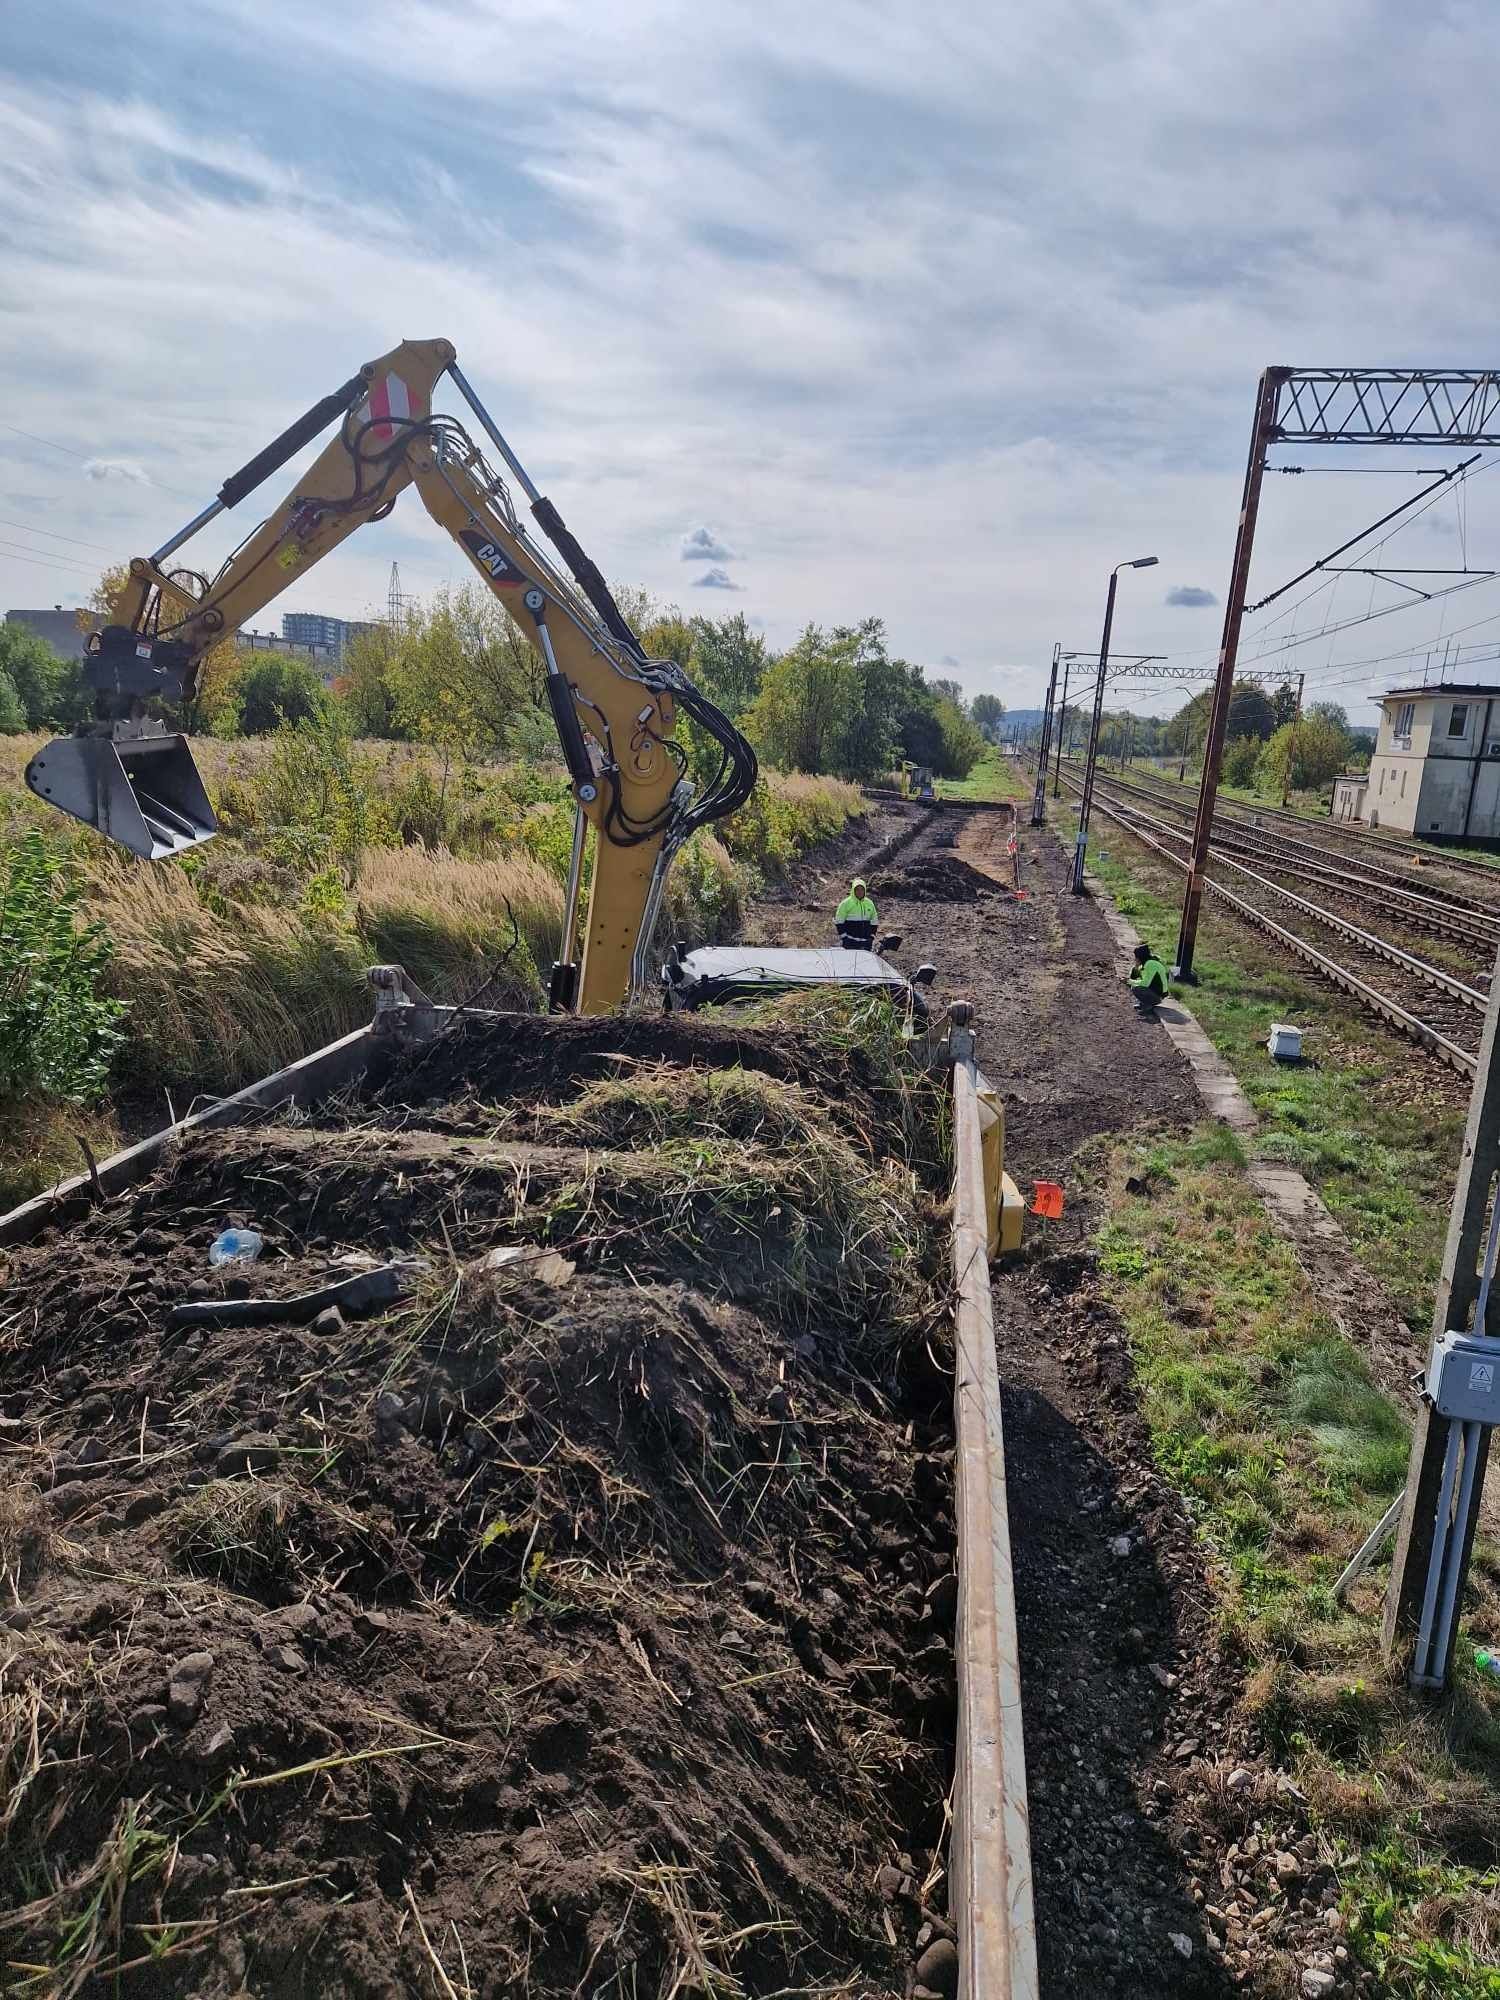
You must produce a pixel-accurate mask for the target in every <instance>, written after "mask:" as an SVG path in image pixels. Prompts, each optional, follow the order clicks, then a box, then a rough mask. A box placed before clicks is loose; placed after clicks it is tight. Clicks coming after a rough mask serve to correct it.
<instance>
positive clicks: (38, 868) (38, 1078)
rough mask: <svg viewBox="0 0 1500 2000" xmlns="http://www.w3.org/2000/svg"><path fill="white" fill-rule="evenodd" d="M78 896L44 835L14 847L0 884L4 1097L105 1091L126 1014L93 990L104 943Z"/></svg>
mask: <svg viewBox="0 0 1500 2000" xmlns="http://www.w3.org/2000/svg"><path fill="white" fill-rule="evenodd" d="M82 893H83V891H82V884H81V882H80V880H79V879H78V878H77V877H76V876H72V875H70V874H69V873H67V872H66V871H65V869H64V868H63V865H62V864H61V863H60V862H59V861H58V860H57V858H56V856H55V855H53V854H52V853H50V852H49V850H48V848H47V844H46V842H45V841H44V840H43V838H42V836H41V834H40V833H36V832H28V833H23V834H22V835H21V837H20V839H19V840H17V841H16V842H15V844H14V846H12V848H11V850H10V853H9V856H8V859H7V865H6V871H5V878H4V884H3V887H0V1096H21V1095H24V1094H25V1093H26V1092H28V1091H41V1092H44V1093H45V1094H47V1095H48V1096H52V1097H61V1098H66V1099H69V1100H72V1101H74V1102H82V1101H84V1100H86V1099H88V1098H91V1097H97V1096H98V1095H99V1094H100V1092H101V1091H102V1090H103V1088H104V1084H105V1080H106V1077H107V1076H108V1073H109V1060H110V1056H111V1055H112V1053H113V1051H114V1049H115V1046H116V1044H117V1043H118V1042H119V1040H120V1027H119V1019H120V1015H121V1014H122V1013H123V1012H124V1009H123V1008H122V1007H121V1006H120V1004H119V1003H118V1002H117V1001H114V1000H108V999H105V998H103V997H102V996H101V995H100V994H99V993H98V991H97V990H96V988H97V985H98V982H99V980H100V978H101V977H102V976H103V974H104V973H105V971H106V970H107V968H108V966H109V961H110V943H109V940H108V938H107V937H106V936H105V935H104V932H103V931H102V929H101V928H100V926H99V925H98V924H81V923H79V921H78V906H79V902H80V900H81V898H82Z"/></svg>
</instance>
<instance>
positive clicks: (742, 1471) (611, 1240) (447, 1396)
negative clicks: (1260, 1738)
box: [0, 1020, 953, 2000]
mask: <svg viewBox="0 0 1500 2000" xmlns="http://www.w3.org/2000/svg"><path fill="white" fill-rule="evenodd" d="M892 1092H897V1093H898V1094H900V1095H902V1096H903V1100H904V1103H903V1117H902V1118H900V1119H896V1120H892V1118H891V1117H890V1116H889V1115H888V1112H889V1105H888V1101H887V1100H888V1097H889V1094H890V1093H892ZM914 1119H915V1120H916V1122H918V1123H921V1122H922V1121H923V1120H927V1121H928V1122H929V1123H930V1125H931V1132H930V1133H929V1139H930V1140H931V1151H932V1153H933V1155H934V1156H935V1152H936V1147H937V1140H936V1139H935V1138H933V1137H932V1134H933V1133H935V1132H936V1129H937V1121H936V1102H935V1098H934V1099H933V1101H932V1102H930V1103H924V1102H923V1101H922V1096H921V1093H920V1092H917V1093H915V1094H914V1093H912V1092H911V1091H910V1090H909V1089H906V1090H904V1091H903V1090H902V1087H901V1086H900V1085H899V1084H897V1083H896V1082H895V1081H894V1079H893V1075H892V1073H891V1071H890V1069H889V1068H888V1067H887V1066H886V1065H885V1064H883V1063H882V1061H881V1059H880V1057H879V1054H878V1051H874V1050H872V1047H871V1045H870V1043H869V1042H868V1039H867V1038H865V1037H863V1036H850V1037H847V1038H846V1040H845V1042H844V1043H843V1044H842V1045H838V1044H836V1043H835V1044H831V1043H830V1042H829V1040H828V1039H827V1038H826V1037H819V1036H817V1035H813V1034H809V1033H807V1032H805V1031H802V1030H799V1029H798V1028H796V1027H795V1026H792V1025H788V1024H787V1023H785V1022H782V1023H778V1024H777V1025H776V1026H775V1027H774V1028H773V1029H770V1030H767V1031H764V1032H761V1033H755V1032H752V1031H743V1032H741V1031H729V1030H722V1029H711V1028H702V1029H699V1028H698V1027H697V1026H696V1025H694V1026H684V1027H679V1026H677V1025H674V1024H671V1023H662V1022H657V1021H652V1022H649V1023H646V1022H626V1023H612V1024H599V1023H549V1022H539V1021H535V1020H528V1021H525V1022H524V1023H515V1024H511V1025H510V1026H508V1027H506V1028H503V1029H500V1030H492V1029H485V1028H482V1027H480V1026H479V1025H478V1024H469V1025H468V1026H467V1027H466V1028H465V1029H464V1031H463V1034H462V1037H461V1038H455V1039H454V1040H453V1041H451V1042H445V1043H442V1044H439V1045H438V1047H437V1048H436V1049H434V1050H433V1051H431V1052H429V1054H428V1055H427V1056H426V1057H425V1058H424V1059H422V1060H420V1061H418V1062H417V1063H415V1064H414V1065H413V1066H412V1067H411V1068H410V1069H408V1070H407V1071H406V1072H404V1073H403V1074H402V1075H400V1076H398V1077H397V1078H395V1079H393V1080H392V1081H391V1082H390V1083H389V1084H388V1085H387V1086H386V1087H385V1088H384V1090H383V1091H382V1092H380V1093H378V1094H377V1095H376V1096H374V1097H367V1098H364V1099H359V1100H354V1101H351V1102H349V1103H347V1104H345V1105H343V1106H341V1107H338V1108H336V1109H334V1110H332V1111H329V1110H325V1111H324V1112H323V1113H321V1114H320V1115H319V1116H317V1117H316V1118H314V1119H309V1120H307V1121H302V1122H295V1121H287V1120H284V1119H283V1120H279V1121H267V1122H265V1123H262V1124H260V1125H256V1126H249V1127H244V1128H239V1129H236V1130H233V1131H229V1132H225V1133H222V1134H218V1135H211V1136H207V1137H204V1138H202V1139H199V1140H196V1141H194V1142H192V1143H190V1144H188V1145H185V1146H184V1147H182V1148H181V1150H180V1151H179V1152H177V1153H176V1155H175V1156H174V1157H172V1158H171V1159H170V1161H169V1162H168V1164H167V1165H165V1166H164V1167H163V1169H162V1170H161V1171H160V1172H159V1173H158V1175H157V1176H156V1178H155V1179H154V1180H153V1181H151V1182H150V1183H148V1184H146V1185H145V1186H144V1187H142V1188H141V1189H140V1190H138V1191H136V1192H135V1193H133V1194H132V1195H128V1196H124V1197H121V1198H120V1199H119V1200H117V1201H116V1202H114V1203H112V1204H109V1205H108V1206H106V1207H103V1208H101V1209H99V1210H96V1211H95V1212H94V1213H93V1214H92V1215H91V1216H89V1217H88V1218H87V1219H85V1220H84V1221H82V1222H81V1223H79V1224H78V1225H77V1226H76V1227H75V1228H73V1229H71V1230H70V1231H69V1232H67V1233H66V1234H65V1235H62V1234H59V1235H55V1236H54V1238H53V1239H52V1240H50V1241H43V1242H40V1243H38V1244H35V1245H33V1246H30V1247H28V1248H26V1249H24V1250H19V1251H16V1252H13V1253H11V1254H10V1255H9V1256H8V1257H7V1259H6V1261H5V1264H4V1267H3V1271H0V1279H3V1285H0V1450H3V1453H4V1457H5V1480H4V1495H3V1499H0V1575H3V1586H4V1598H3V1608H0V1675H3V1679H0V1830H3V1833H4V1836H5V1840H4V1855H3V1860H0V1965H3V1966H4V1968H5V1979H4V1984H5V1986H6V1990H8V1991H16V1992H22V1993H24V1992H32V1993H35V1994H38V1995H40V1994H46V1995H49V1996H50V1995H53V1994H59V1995H62V1994H70V1993H81V1992H84V1991H87V1990H94V1987H95V1985H96V1984H97V1983H98V1982H101V1981H103V1980H105V1979H106V1978H109V1977H111V1976H112V1975H116V1974H117V1975H118V1979H119V1990H120V1991H121V1992H124V1993H127V1994H128V1993H129V1992H130V1991H132V1990H138V1991H141V1992H150V1993H151V1994H153V1995H155V1994H184V1995H186V1994H193V1995H203V1996H220V1995H223V1996H228V1995H232V1994H239V1993H242V1992H245V1991H250V1992H254V1993H257V1994H277V1995H281V1994H285V1995H294V1994H295V1995H303V1994H307V1995H311V1994H318V1995H331V1994H350V1995H362V1996H363V1995H369V1996H381V2000H385V1996H390V2000H395V1996H397V1995H405V1994H410V1993H417V1992H438V1993H448V1994H465V1995H476V1996H477V1995H498V1994H500V1993H531V1994H535V1995H538V1996H546V1995H551V1994H573V1993H590V1994H593V1993H599V1994H606V1993H621V1994H626V1993H629V1994H640V1995H646V1994H658V1993H668V1992H681V1993H686V1992H693V1991H697V1992H709V1991H712V1992H714V1993H718V1994H724V1995H729V1994H734V1993H741V1992H742V1993H746V1994H755V1993H766V1992H772V1991H778V1990H783V1989H792V1990H796V1991H803V1990H809V1989H813V1988H823V1987H833V1986H839V1985H841V1983H847V1987H848V1990H851V1991H858V1992H867V1993H870V1994H886V1993H892V1994H894V1993H898V1992H904V1991H905V1990H906V1987H907V1983H908V1977H909V1968H910V1966H911V1964H912V1961H913V1959H914V1958H915V1957H916V1956H917V1955H918V1954H919V1952H920V1951H921V1950H922V1949H924V1948H926V1947H929V1946H930V1945H931V1943H932V1942H933V1940H934V1939H937V1940H939V1941H940V1940H941V1939H942V1937H943V1936H944V1935H945V1932H946V1926H945V1922H944V1918H943V1914H942V1910H943V1891H942V1886H941V1867H940V1864H939V1862H938V1861H936V1860H935V1859H934V1857H935V1856H936V1855H937V1854H938V1852H939V1847H940V1841H941V1835H942V1809H943V1799H944V1795H945V1793H946V1790H947V1784H948V1777H949V1764H950V1756H951V1728H952V1705H953V1679H952V1657H951V1650H950V1633H951V1617H952V1600H953V1584H952V1576H951V1570H952V1522H951V1514H950V1504H949V1487H950V1480H951V1451H950V1444H951V1439H950V1436H949V1430H948V1415H947V1393H948V1392H947V1384H946V1383H945V1381H944V1379H943V1377H942V1376H941V1375H940V1374H939V1373H938V1372H937V1371H936V1369H935V1368H934V1366H933V1362H932V1358H931V1357H932V1355H933V1354H937V1355H939V1356H940V1355H941V1347H942V1341H943V1338H944V1330H943V1327H944V1322H943V1313H942V1311H941V1301H940V1298H939V1295H938V1291H937V1288H936V1284H935V1273H936V1270H937V1267H938V1263H939V1261H940V1260H939V1256H938V1246H939V1244H940V1240H941V1235H940V1231H939V1230H938V1229H937V1228H936V1227H935V1212H934V1207H933V1197H934V1181H933V1176H932V1174H931V1172H930V1171H929V1169H930V1164H931V1161H930V1159H929V1160H928V1161H927V1162H926V1163H925V1165H924V1164H923V1163H922V1162H920V1161H919V1166H923V1171H920V1172H917V1171H913V1168H912V1167H911V1166H910V1165H909V1164H908V1163H907V1161H906V1159H905V1158H904V1157H903V1149H902V1148H901V1147H899V1146H895V1145H893V1144H892V1143H891V1134H892V1132H893V1131H894V1132H897V1133H899V1132H901V1131H903V1130H906V1129H908V1128H909V1127H910V1126H911V1125H912V1122H913V1120H914ZM226 1223H240V1224H250V1225H253V1226H254V1227H256V1228H257V1229H259V1230H260V1231H261V1232H262V1233H263V1235H264V1237H265V1239H266V1250H265V1253H264V1256H263V1257H262V1259H261V1260H260V1262H258V1263H256V1264H254V1265H251V1266H238V1267H237V1266H232V1265H231V1266H226V1267H224V1268H223V1269H222V1270H220V1271H210V1270H209V1268H208V1266H207V1262H206V1252H207V1248H208V1245H209V1243H210V1242H211V1241H212V1240H213V1238H214V1237H215V1235H216V1234H217V1233H218V1231H219V1230H220V1229H221V1228H222V1227H223V1226H224V1225H225V1224H226ZM501 1248H503V1249H507V1250H513V1251H518V1252H519V1253H520V1254H519V1255H516V1256H512V1257H510V1258H509V1259H497V1258H496V1257H495V1256H494V1254H493V1253H494V1252H495V1251H496V1250H497V1249H501ZM397 1254H399V1255H401V1256H404V1257H412V1258H418V1259H421V1260H423V1261H422V1263H421V1264H420V1265H419V1266H418V1267H417V1268H416V1270H415V1272H414V1274H413V1276H412V1278H411V1281H410V1282H411V1283H412V1285H413V1287H414V1289H412V1291H411V1292H410V1294H409V1295H408V1296H407V1297H406V1299H405V1300H404V1301H403V1302H401V1303H400V1304H399V1305H398V1306H397V1307H395V1308H394V1309H390V1310H387V1311H386V1312H385V1313H384V1314H383V1316H381V1317H378V1318H373V1319H371V1318H365V1319H354V1318H350V1319H347V1320H346V1319H345V1318H344V1317H343V1315H342V1314H341V1313H339V1312H338V1311H337V1310H325V1311H324V1312H323V1313H322V1314H321V1315H320V1316H319V1317H318V1318H317V1319H316V1320H314V1321H312V1322H311V1323H308V1322H307V1321H306V1320H305V1319H303V1318H299V1317H298V1315H297V1311H296V1309H295V1307H294V1306H293V1305H292V1304H291V1303H290V1302H291V1301H292V1300H293V1298H294V1296H295V1295H298V1294H301V1293H305V1292H307V1291H308V1290H310V1289H313V1288H315V1287H317V1286H318V1285H319V1284H321V1283H323V1282H324V1281H325V1280H326V1279H327V1278H328V1277H329V1276H330V1275H331V1274H332V1275H339V1274H347V1272H348V1271H349V1269H351V1268H357V1267H358V1266H359V1263H360V1261H361V1260H369V1259H371V1258H379V1259H385V1258H387V1257H390V1256H392V1255H397ZM251 1293H253V1294H254V1295H255V1296H257V1297H268V1298H273V1299H275V1300H277V1301H280V1302H282V1305H283V1308H284V1311H283V1315H282V1317H280V1318H277V1319H274V1320H273V1321H272V1322H271V1323H270V1324H262V1325H256V1326H232V1325H218V1326H202V1325H180V1324H174V1323H172V1321H171V1319H170V1312H171V1308H172V1307H173V1306H174V1305H177V1304H180V1303H182V1302H184V1301H188V1302H194V1301H195V1302H198V1303H212V1302H214V1301H218V1300H221V1299H223V1300H232V1299H235V1298H243V1297H244V1296H245V1295H247V1294H251Z"/></svg>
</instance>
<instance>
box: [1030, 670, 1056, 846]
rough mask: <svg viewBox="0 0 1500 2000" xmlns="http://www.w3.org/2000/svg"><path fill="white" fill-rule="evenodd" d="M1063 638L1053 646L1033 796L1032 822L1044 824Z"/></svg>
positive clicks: (1037, 824) (1039, 824)
mask: <svg viewBox="0 0 1500 2000" xmlns="http://www.w3.org/2000/svg"><path fill="white" fill-rule="evenodd" d="M1061 652H1062V640H1061V639H1059V640H1058V641H1057V643H1056V644H1055V645H1054V646H1053V648H1052V678H1051V679H1050V680H1049V681H1048V683H1047V706H1046V707H1045V708H1044V709H1043V710H1042V745H1041V749H1040V751H1039V752H1038V755H1037V760H1036V790H1035V792H1033V793H1032V797H1031V824H1032V825H1033V826H1042V825H1044V824H1045V823H1046V818H1047V752H1048V750H1049V748H1050V747H1051V742H1052V698H1053V696H1054V695H1055V694H1056V693H1057V661H1058V655H1059V654H1060V653H1061Z"/></svg>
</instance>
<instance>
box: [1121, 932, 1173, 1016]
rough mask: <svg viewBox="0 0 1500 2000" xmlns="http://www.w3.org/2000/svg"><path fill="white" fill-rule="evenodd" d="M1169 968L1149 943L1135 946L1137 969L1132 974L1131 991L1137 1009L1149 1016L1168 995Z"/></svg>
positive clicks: (1139, 1012) (1138, 1011)
mask: <svg viewBox="0 0 1500 2000" xmlns="http://www.w3.org/2000/svg"><path fill="white" fill-rule="evenodd" d="M1168 983H1169V982H1168V979H1167V968H1166V967H1165V966H1164V965H1163V964H1162V962H1161V960H1160V959H1159V958H1158V957H1157V956H1156V953H1155V952H1154V951H1153V950H1152V949H1151V947H1150V945H1149V944H1138V945H1137V946H1136V948H1135V970H1134V972H1132V973H1131V975H1130V991H1131V993H1132V994H1133V996H1134V998H1135V1011H1136V1012H1137V1013H1138V1014H1144V1015H1146V1016H1147V1017H1148V1018H1149V1017H1150V1016H1151V1015H1153V1014H1155V1012H1156V1010H1157V1008H1158V1007H1159V1006H1160V1005H1161V1003H1162V1001H1163V1000H1165V999H1166V997H1167V986H1168Z"/></svg>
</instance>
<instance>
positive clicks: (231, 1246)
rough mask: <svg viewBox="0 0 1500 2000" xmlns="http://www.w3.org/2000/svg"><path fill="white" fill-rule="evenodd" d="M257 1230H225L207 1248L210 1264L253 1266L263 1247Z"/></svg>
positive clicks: (262, 1241) (261, 1238) (262, 1240)
mask: <svg viewBox="0 0 1500 2000" xmlns="http://www.w3.org/2000/svg"><path fill="white" fill-rule="evenodd" d="M264 1240H265V1239H264V1238H263V1237H262V1236H261V1233H260V1231H259V1230H258V1229H226V1230H224V1231H223V1232H222V1233H221V1234H220V1235H218V1236H216V1237H215V1238H214V1240H213V1242H212V1243H210V1245H209V1246H208V1261H209V1263H210V1264H253V1263H254V1262H255V1260H256V1258H257V1257H258V1256H259V1255H260V1253H261V1250H262V1248H263V1246H264Z"/></svg>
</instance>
